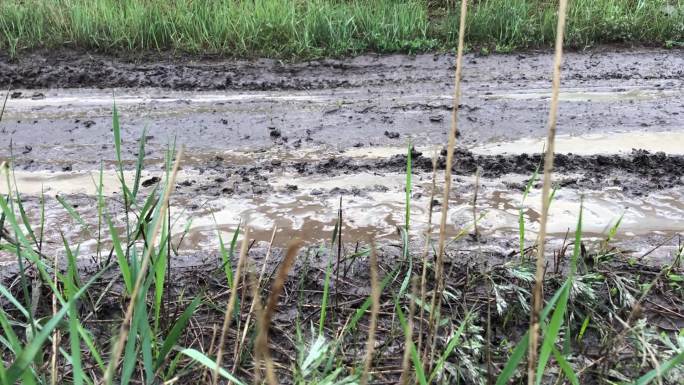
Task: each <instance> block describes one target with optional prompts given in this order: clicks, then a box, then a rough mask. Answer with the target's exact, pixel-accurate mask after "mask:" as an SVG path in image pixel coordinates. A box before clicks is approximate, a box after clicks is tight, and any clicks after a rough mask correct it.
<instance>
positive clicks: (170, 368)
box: [0, 2, 684, 385]
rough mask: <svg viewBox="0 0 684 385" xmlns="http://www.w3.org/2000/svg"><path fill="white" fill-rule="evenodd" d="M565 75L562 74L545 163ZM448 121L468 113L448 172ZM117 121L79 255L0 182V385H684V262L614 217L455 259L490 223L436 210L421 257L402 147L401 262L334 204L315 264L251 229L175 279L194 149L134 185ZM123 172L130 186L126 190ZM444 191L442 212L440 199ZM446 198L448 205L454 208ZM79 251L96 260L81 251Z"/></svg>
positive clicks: (298, 248) (548, 201) (307, 252)
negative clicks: (648, 252)
mask: <svg viewBox="0 0 684 385" xmlns="http://www.w3.org/2000/svg"><path fill="white" fill-rule="evenodd" d="M562 3H563V2H562ZM464 15H465V14H464ZM559 25H560V26H561V27H560V28H559V29H560V30H561V31H562V30H563V28H562V23H559ZM463 31H464V28H461V31H460V32H461V33H460V39H459V50H458V52H459V54H458V59H457V72H456V73H457V75H456V91H455V95H456V97H455V101H454V104H455V106H456V107H457V106H458V94H459V92H458V84H459V76H458V74H460V68H461V65H462V53H463V46H464V44H463V39H462V37H463V33H462V32H463ZM559 41H562V36H561V37H560V38H559ZM556 49H557V51H556V52H557V56H556V64H560V59H561V53H562V52H561V49H560V45H557V47H556ZM559 76H560V66H555V72H554V79H556V81H555V84H554V88H553V93H552V99H551V100H552V108H551V109H550V116H549V149H550V150H549V152H550V153H552V150H553V141H554V130H555V114H556V107H557V106H556V105H555V103H557V101H558V91H559V90H558V83H557V79H558V78H559ZM0 116H1V113H0ZM456 117H457V108H455V109H454V120H453V122H452V123H453V124H452V131H451V133H450V138H451V139H450V140H449V144H448V147H447V152H448V154H449V155H448V161H447V164H448V163H449V161H450V160H451V159H452V158H451V154H452V153H453V150H454V141H455V139H454V138H455V137H456V135H455V131H456V129H457V126H456V123H457V119H456ZM112 121H113V122H112V132H113V142H114V146H113V147H114V150H115V151H116V159H117V161H116V162H115V165H112V167H115V171H116V172H117V174H118V175H119V176H120V177H119V179H120V192H119V194H118V195H117V197H116V198H114V199H113V198H108V197H105V196H104V188H103V182H102V180H103V177H102V175H103V173H104V166H103V168H102V169H101V172H100V177H99V178H97V177H96V178H94V180H93V183H94V185H95V186H96V187H97V191H98V194H97V197H96V199H95V201H96V207H94V208H93V209H94V210H97V214H98V215H97V218H98V219H97V223H96V224H94V223H86V222H85V221H84V220H83V218H82V217H81V216H80V215H79V211H78V210H77V208H76V207H74V206H73V205H72V204H70V203H69V199H68V197H55V199H57V200H58V201H59V202H60V203H61V204H62V206H63V207H64V210H65V211H66V212H67V213H68V214H69V217H70V219H71V223H69V224H68V225H71V226H79V227H81V228H82V230H83V232H82V237H81V239H75V240H67V239H64V237H62V238H63V239H62V240H63V251H62V252H59V253H54V254H51V255H47V254H46V253H48V252H47V251H46V250H45V249H44V248H43V241H44V239H45V231H46V228H45V214H44V209H43V208H42V207H41V210H40V212H38V213H27V211H26V210H25V208H24V206H23V203H22V196H21V192H20V191H18V190H17V189H16V187H15V186H16V183H15V182H14V178H13V174H12V170H11V167H10V166H11V164H10V165H7V164H3V165H2V167H1V168H2V174H1V175H2V177H3V183H6V185H7V186H8V190H7V191H9V193H8V194H7V195H6V196H0V209H1V210H2V213H1V216H0V231H1V233H0V234H1V235H2V236H1V239H0V251H1V252H3V253H9V254H10V255H13V256H14V257H15V258H16V264H15V266H14V269H15V270H16V272H15V273H13V274H9V276H8V277H6V278H5V279H4V280H3V282H0V305H2V306H1V307H0V328H1V329H2V334H1V335H0V384H2V385H10V384H15V383H18V382H21V383H25V384H57V383H68V384H77V385H81V384H107V385H108V384H111V383H114V382H117V383H121V384H124V385H127V384H132V383H144V384H169V385H170V384H174V383H180V384H190V383H193V384H194V383H218V382H219V380H221V381H223V382H222V383H232V384H237V385H241V384H246V383H255V384H261V383H267V384H269V385H273V384H277V383H279V382H283V383H293V384H301V385H304V384H320V385H323V384H326V385H333V384H362V385H365V384H368V383H374V384H375V383H388V384H390V383H391V384H394V383H401V384H409V383H410V384H420V385H427V384H455V383H463V384H478V385H479V384H482V385H484V384H497V385H504V384H508V383H511V382H515V383H522V382H523V381H525V378H527V382H528V383H529V384H536V385H539V384H542V383H544V384H572V385H577V384H580V383H634V384H637V385H645V384H649V383H657V384H680V383H681V379H682V378H684V368H683V367H682V363H683V362H684V331H682V330H681V329H680V328H678V326H677V325H681V320H682V318H683V315H682V314H681V309H682V308H684V302H683V301H684V300H683V298H684V295H683V294H684V286H682V282H683V281H684V275H683V274H682V266H681V263H682V255H683V252H684V247H683V246H679V247H678V248H677V250H676V251H675V252H674V254H673V255H672V260H671V261H670V263H669V264H667V265H664V266H660V267H653V266H648V265H646V264H643V263H642V261H641V260H640V257H641V256H633V255H629V254H627V253H623V252H621V251H620V250H619V249H618V248H616V247H614V246H613V245H612V238H613V237H614V236H615V234H616V232H617V229H618V227H619V221H618V222H617V223H616V224H615V226H614V227H613V228H612V229H609V230H608V231H607V233H606V234H605V236H604V239H601V240H599V241H588V240H585V239H583V235H582V226H583V219H582V214H581V210H580V215H579V217H578V218H577V226H576V228H575V230H574V232H573V233H574V234H573V235H568V237H567V239H565V241H564V242H563V244H562V245H561V246H560V247H559V248H554V249H553V250H547V252H545V248H544V247H543V246H541V247H540V245H544V236H543V234H544V224H545V220H544V219H542V221H541V231H540V237H539V238H538V242H535V243H530V244H526V242H525V239H526V237H525V235H526V233H527V232H526V230H525V229H526V224H525V218H524V216H523V214H522V213H523V211H524V206H523V205H524V203H521V208H520V213H521V216H520V218H521V221H520V229H519V231H520V240H519V242H520V248H519V250H520V251H519V252H517V253H513V254H510V255H482V254H479V253H474V254H473V252H468V253H466V254H463V252H461V251H459V249H460V248H459V247H458V244H459V242H463V241H465V239H466V238H468V237H474V238H477V237H478V235H477V231H476V228H477V222H478V220H479V219H478V218H481V215H482V213H477V210H475V208H474V209H473V221H472V224H471V225H470V226H468V227H467V228H464V229H463V231H462V232H461V233H460V234H459V235H457V236H455V237H447V236H446V233H445V229H444V223H445V219H444V214H443V215H442V217H441V223H440V229H439V230H436V232H435V233H432V232H431V231H430V230H428V232H427V233H426V234H425V238H424V239H423V240H422V241H423V242H422V243H423V244H424V246H423V245H421V244H420V243H419V244H418V245H414V244H413V242H416V240H414V239H411V238H410V237H409V235H408V234H409V230H410V228H411V223H412V218H411V209H410V208H411V204H412V202H411V191H412V174H413V173H412V157H411V154H412V147H411V145H410V144H409V145H408V148H407V155H406V202H405V223H404V224H403V225H402V226H399V227H398V229H397V231H398V233H399V239H400V240H401V242H400V245H399V246H400V247H399V248H396V247H395V246H394V245H387V244H382V245H380V244H375V242H374V240H373V239H369V240H360V242H359V243H357V245H356V247H354V248H353V251H352V249H350V248H348V247H344V245H342V243H341V239H342V238H341V231H342V229H343V228H344V227H343V226H344V221H345V216H344V210H343V207H342V206H340V207H339V211H338V220H337V223H336V225H335V228H334V230H333V231H332V232H331V234H330V241H329V242H324V243H322V244H321V245H318V246H315V247H308V248H303V245H302V243H301V241H298V240H292V242H290V244H289V245H288V246H287V247H286V248H285V249H284V250H282V251H280V250H272V248H271V245H269V246H268V249H266V250H265V251H259V252H256V251H254V250H251V246H250V245H251V244H252V242H251V238H250V231H249V224H248V223H246V224H244V225H243V226H241V227H240V228H239V229H237V230H236V232H235V235H234V236H233V237H232V239H222V238H221V234H220V233H218V239H219V248H218V250H217V251H216V252H215V253H210V252H207V254H208V255H209V254H211V255H216V258H215V260H214V261H213V263H207V264H202V265H201V266H195V267H194V268H187V267H186V268H183V267H179V266H175V265H174V263H175V262H176V261H178V260H179V259H181V258H182V250H179V245H180V244H181V243H180V242H179V239H182V238H183V236H184V234H183V233H181V234H175V235H174V234H172V231H171V229H173V223H174V222H175V220H176V219H177V218H178V217H179V216H182V215H183V208H182V207H172V205H171V204H170V200H169V197H170V196H171V195H172V194H173V189H174V186H175V177H176V174H177V171H178V168H179V165H180V163H181V161H182V159H183V150H182V149H179V150H177V149H176V146H175V144H172V145H171V146H170V148H169V150H168V153H167V156H166V159H165V162H164V167H163V170H162V171H160V179H159V182H158V183H157V185H156V186H154V187H152V188H151V190H145V189H142V188H141V185H142V183H141V175H142V170H143V168H144V167H145V159H144V154H145V138H146V136H145V132H144V131H143V132H142V134H141V136H140V140H139V146H140V148H139V154H140V155H139V158H138V159H137V161H136V162H135V163H134V164H129V163H126V162H125V161H123V160H122V156H121V147H122V140H124V139H127V140H134V138H122V136H121V130H120V124H119V116H118V113H117V110H116V107H114V109H113V117H112ZM549 159H553V157H552V156H547V159H546V160H545V162H544V164H543V165H540V167H539V169H540V170H542V169H543V174H542V173H541V171H540V172H535V173H534V175H532V176H531V178H530V182H529V183H528V184H527V187H526V192H529V190H530V189H532V188H534V186H535V185H536V183H535V182H536V181H537V180H538V179H539V178H540V177H541V175H543V191H544V193H543V198H542V199H543V200H544V202H545V205H544V207H545V209H544V210H543V213H542V218H543V217H544V216H545V215H547V210H548V207H549V205H553V196H554V191H555V190H554V189H552V186H551V184H550V179H551V174H552V163H550V161H549ZM437 163H438V162H437V161H435V162H434V164H435V165H436V164H437ZM435 167H436V166H435ZM124 168H132V169H134V170H135V178H134V180H133V181H132V182H127V181H126V178H124ZM445 173H446V174H447V180H448V175H449V171H448V170H447V171H445ZM433 175H436V172H433ZM434 178H435V177H434V176H433V179H434ZM443 187H444V188H443V189H442V190H443V191H442V193H443V194H444V196H445V197H447V198H448V197H449V189H448V188H447V187H448V184H446V185H445V186H443ZM474 190H477V186H476V187H475V189H474ZM437 192H438V191H437V190H436V189H435V190H433V192H432V197H434V196H435V194H436V193H437ZM45 199H46V197H44V196H42V197H41V200H42V202H44V200H45ZM430 202H432V199H431V200H430ZM448 202H449V200H448V199H443V200H442V207H443V210H444V211H443V212H446V206H447V205H448ZM430 205H431V206H432V203H430ZM578 205H580V207H581V202H578ZM80 209H81V210H82V209H83V208H80ZM432 211H433V210H432V207H430V210H429V212H430V218H432ZM30 218H38V220H36V221H32V220H31V219H30ZM430 220H431V219H430ZM65 225H67V224H65ZM527 225H529V224H527ZM428 227H429V226H428ZM528 227H529V226H528ZM188 228H189V226H188V227H186V228H185V231H187V229H188ZM274 234H275V231H274ZM471 234H472V235H471ZM437 236H438V237H437ZM86 242H87V243H88V244H90V245H93V244H94V245H95V250H96V251H95V252H94V253H89V254H88V255H84V254H82V253H81V251H80V250H81V246H82V245H84V244H85V243H86ZM271 243H272V242H271ZM397 250H398V251H397ZM417 250H418V251H417ZM535 293H536V295H535ZM530 324H531V326H532V327H530ZM528 353H530V354H529V355H528ZM537 353H538V354H537ZM525 357H528V359H527V360H526V359H525ZM525 363H526V364H527V365H525ZM525 366H527V367H528V368H527V370H526V369H525Z"/></svg>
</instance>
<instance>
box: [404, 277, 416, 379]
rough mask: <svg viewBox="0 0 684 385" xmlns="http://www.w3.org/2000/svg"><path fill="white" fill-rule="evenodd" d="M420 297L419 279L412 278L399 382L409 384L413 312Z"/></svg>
mask: <svg viewBox="0 0 684 385" xmlns="http://www.w3.org/2000/svg"><path fill="white" fill-rule="evenodd" d="M417 297H418V279H417V277H414V278H413V279H412V280H411V302H410V303H409V312H408V317H407V321H406V322H407V325H406V329H407V330H406V332H405V333H404V358H403V361H402V363H401V378H400V380H399V383H400V384H401V385H407V384H408V383H409V380H410V379H411V343H412V342H413V314H415V311H416V298H417Z"/></svg>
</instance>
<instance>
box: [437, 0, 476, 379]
mask: <svg viewBox="0 0 684 385" xmlns="http://www.w3.org/2000/svg"><path fill="white" fill-rule="evenodd" d="M467 10H468V0H461V18H460V21H459V23H460V24H459V27H458V50H457V53H456V73H455V75H454V100H453V108H452V112H451V130H449V142H448V145H447V158H446V169H445V172H444V196H443V198H442V217H441V220H440V225H439V247H438V251H437V263H436V266H435V280H436V281H437V289H436V290H435V291H434V292H433V293H432V301H431V307H430V308H431V310H432V311H431V313H430V322H429V324H430V333H431V334H432V347H431V350H430V357H429V361H430V362H431V361H432V355H433V354H432V353H433V352H434V347H435V342H436V340H437V333H436V330H435V329H436V321H435V320H436V318H435V315H436V314H438V313H439V308H440V306H441V299H442V291H443V290H444V277H443V274H444V271H443V270H444V245H445V242H446V220H447V213H448V211H449V193H450V191H451V171H452V170H451V168H452V165H453V162H454V148H455V147H456V134H457V133H458V105H459V103H460V100H461V72H462V70H463V48H464V37H465V24H466V13H467ZM430 366H432V365H431V364H429V365H428V367H430Z"/></svg>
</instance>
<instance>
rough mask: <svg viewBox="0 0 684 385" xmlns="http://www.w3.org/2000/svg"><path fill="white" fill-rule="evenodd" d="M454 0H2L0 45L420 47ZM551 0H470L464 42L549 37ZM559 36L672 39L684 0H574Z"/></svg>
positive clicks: (681, 27)
mask: <svg viewBox="0 0 684 385" xmlns="http://www.w3.org/2000/svg"><path fill="white" fill-rule="evenodd" d="M453 3H454V2H448V1H424V0H377V1H357V0H349V1H336V0H309V1H302V0H255V1H235V0H195V1H187V0H168V1H166V0H163V1H162V0H147V1H141V0H54V1H45V0H5V1H2V2H0V47H2V50H4V51H7V52H8V53H9V54H11V55H14V54H16V53H17V52H21V51H24V50H30V49H35V48H40V47H62V46H67V47H77V48H84V49H88V50H98V51H104V52H112V51H116V52H119V53H127V52H138V51H150V50H152V51H156V50H162V51H169V50H173V51H175V50H177V51H182V52H187V53H193V54H200V53H201V54H207V53H211V54H221V55H226V56H231V57H255V56H266V57H279V58H311V57H321V56H336V55H347V54H355V53H360V52H367V51H373V52H381V53H391V52H410V53H414V52H422V51H431V50H450V49H453V48H454V46H455V40H456V35H457V32H458V25H457V24H458V21H457V20H458V17H457V16H458V15H457V12H458V11H457V9H456V7H455V6H454V5H452V4H453ZM556 7H557V2H556V1H547V0H481V1H475V2H474V6H473V8H472V10H471V12H470V13H469V15H468V19H467V37H466V42H467V43H468V44H469V46H471V47H476V48H478V49H484V50H486V51H510V50H514V49H520V48H529V47H546V46H550V45H551V44H552V42H553V36H554V33H555V31H554V28H555V20H556ZM568 18H569V19H568V27H567V37H566V44H567V45H568V46H570V47H578V48H582V47H586V46H590V45H594V44H599V43H637V44H654V45H659V46H663V45H664V46H678V45H681V44H682V43H683V42H684V1H682V0H649V1H643V0H574V1H572V2H571V5H570V9H569V13H568Z"/></svg>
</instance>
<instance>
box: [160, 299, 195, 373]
mask: <svg viewBox="0 0 684 385" xmlns="http://www.w3.org/2000/svg"><path fill="white" fill-rule="evenodd" d="M201 301H202V297H201V296H197V297H195V299H193V300H192V302H190V305H188V307H187V308H186V309H185V310H184V311H183V313H182V314H181V316H180V317H178V320H176V323H175V324H174V325H173V327H172V328H171V331H170V332H169V334H168V335H167V336H166V338H165V339H164V343H163V344H162V347H161V349H159V353H158V354H157V362H156V363H155V370H159V368H160V367H161V366H162V364H163V363H164V360H165V359H166V356H167V355H168V354H169V352H170V351H171V349H172V348H173V346H174V345H175V344H176V343H177V342H178V339H179V338H180V336H181V333H182V332H183V330H185V327H186V326H187V325H188V322H190V318H191V317H192V315H193V314H194V313H195V310H197V307H198V306H199V305H200V303H201Z"/></svg>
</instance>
